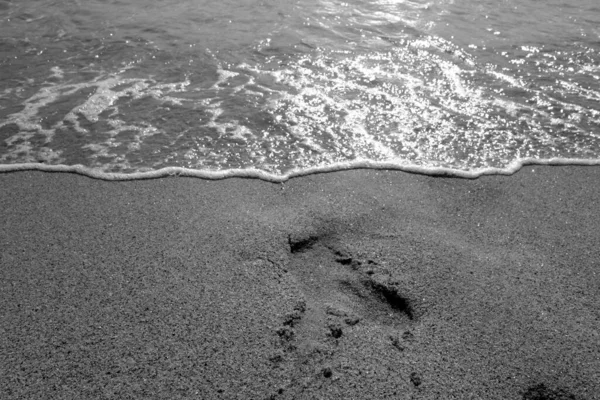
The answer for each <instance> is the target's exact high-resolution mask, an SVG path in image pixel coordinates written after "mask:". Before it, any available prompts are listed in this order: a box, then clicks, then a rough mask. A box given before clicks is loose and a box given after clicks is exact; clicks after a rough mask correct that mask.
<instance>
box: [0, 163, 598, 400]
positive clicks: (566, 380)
mask: <svg viewBox="0 0 600 400" xmlns="http://www.w3.org/2000/svg"><path fill="white" fill-rule="evenodd" d="M0 188H1V190H0V218H1V219H0V398H2V399H54V398H56V399H59V398H60V399H82V398H107V399H109V398H110V399H124V398H164V399H179V398H182V399H183V398H185V399H317V398H323V399H370V398H376V399H381V398H394V399H453V398H456V399H527V400H532V399H600V346H599V343H600V333H599V332H600V329H599V328H600V261H599V260H600V246H599V244H600V213H599V210H600V204H599V202H600V200H599V199H600V168H598V167H526V168H524V169H523V170H522V171H520V172H519V173H518V174H516V175H514V176H511V177H499V176H497V177H483V178H480V179H477V180H462V179H451V178H432V177H427V176H420V175H412V174H407V173H402V172H393V171H387V172H384V171H373V170H370V171H369V170H355V171H346V172H339V173H330V174H320V175H314V176H309V177H303V178H297V179H292V180H291V181H289V182H287V183H286V184H284V185H282V184H272V183H266V182H261V181H257V180H250V179H228V180H224V181H205V180H201V179H194V178H165V179H158V180H148V181H135V182H104V181H99V180H93V179H90V178H86V177H82V176H78V175H72V174H58V173H54V174H51V173H41V172H18V173H6V174H0Z"/></svg>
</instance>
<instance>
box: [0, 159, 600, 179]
mask: <svg viewBox="0 0 600 400" xmlns="http://www.w3.org/2000/svg"><path fill="white" fill-rule="evenodd" d="M527 165H550V166H567V165H576V166H594V165H600V159H584V158H548V159H535V158H523V159H519V160H515V161H513V162H511V163H510V164H509V165H508V166H507V167H506V168H482V169H478V170H474V171H464V170H457V169H452V168H445V167H422V166H418V165H402V164H398V163H393V162H381V161H366V160H363V161H354V162H346V163H337V164H332V165H328V166H325V167H311V168H305V169H295V170H291V171H290V172H288V173H286V174H284V175H275V174H271V173H268V172H265V171H262V170H259V169H254V168H252V169H228V170H223V171H203V170H195V169H188V168H182V167H166V168H161V169H157V170H154V171H147V172H135V173H131V174H124V173H116V172H103V171H99V170H95V169H92V168H88V167H85V166H83V165H79V164H78V165H48V164H41V163H21V164H0V172H2V173H7V172H17V171H43V172H68V173H76V174H80V175H84V176H87V177H90V178H94V179H100V180H106V181H131V180H140V179H158V178H165V177H169V176H183V177H193V178H200V179H209V180H220V179H228V178H249V179H261V180H264V181H267V182H273V183H282V182H285V181H287V180H289V179H292V178H297V177H300V176H306V175H314V174H320V173H328V172H336V171H347V170H351V169H377V170H399V171H403V172H408V173H413V174H420V175H429V176H439V177H451V178H464V179H477V178H479V177H481V176H483V175H513V174H514V173H516V172H517V171H519V170H520V169H521V168H523V167H524V166H527Z"/></svg>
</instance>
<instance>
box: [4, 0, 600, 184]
mask: <svg viewBox="0 0 600 400" xmlns="http://www.w3.org/2000/svg"><path fill="white" fill-rule="evenodd" d="M233 3H235V7H234V6H233ZM538 3H539V2H535V1H516V0H515V1H505V2H500V3H498V2H491V1H485V2H480V1H476V2H475V1H466V0H465V1H459V0H455V1H441V0H440V1H429V2H427V1H393V0H381V1H376V2H374V1H361V0H353V1H347V2H345V1H315V0H310V1H309V0H306V1H256V0H252V1H250V0H245V1H242V2H240V1H238V0H236V1H235V2H232V1H219V2H217V1H198V0H187V1H167V2H165V1H150V2H144V6H143V7H140V1H139V0H127V1H120V2H113V4H110V5H107V3H106V2H103V1H102V2H101V1H90V2H85V3H84V2H79V1H75V0H70V1H67V0H63V1H58V2H49V1H45V0H39V1H36V2H27V4H23V3H2V4H4V6H3V7H0V21H1V23H0V37H1V39H0V52H1V53H2V55H3V57H2V58H1V59H0V68H2V72H3V74H2V76H1V77H0V143H2V145H1V146H0V163H22V162H43V163H54V164H58V163H61V164H68V165H73V164H83V165H87V166H90V167H93V168H96V169H101V170H105V171H123V172H133V171H144V170H149V169H157V168H162V167H167V166H182V167H188V168H196V169H206V170H222V169H229V168H260V169H263V170H265V171H269V172H272V173H275V174H281V173H283V172H285V171H289V170H291V169H298V168H308V167H316V166H326V165H331V164H334V163H340V162H348V161H356V160H373V161H392V162H395V163H397V164H399V165H421V166H444V167H449V168H455V169H462V170H473V169H477V168H485V167H490V166H493V167H503V166H506V165H507V164H509V163H510V162H511V161H513V160H515V159H518V158H525V157H533V158H551V157H565V158H593V159H597V158H599V157H598V156H599V154H600V111H598V110H600V91H599V90H598V88H599V80H600V69H599V67H598V65H600V54H599V51H600V40H598V39H599V37H600V33H599V31H598V26H600V9H599V8H598V6H597V5H595V4H593V3H594V2H592V1H589V0H578V1H577V3H578V4H577V5H576V6H575V5H573V4H572V3H571V4H570V5H569V4H564V3H561V2H557V1H555V2H554V4H545V5H544V6H543V7H542V6H540V5H539V4H538ZM550 32H554V34H552V35H551V34H550Z"/></svg>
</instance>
